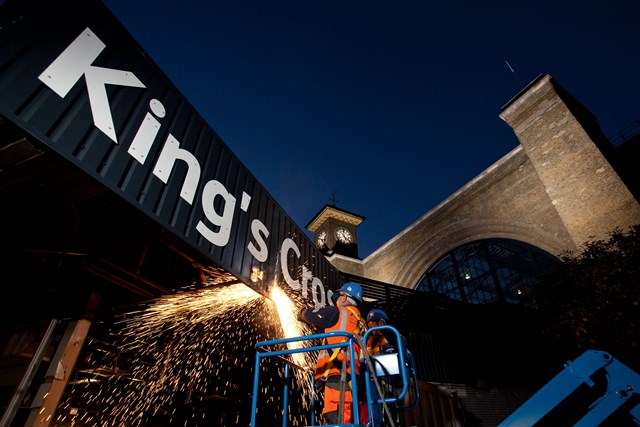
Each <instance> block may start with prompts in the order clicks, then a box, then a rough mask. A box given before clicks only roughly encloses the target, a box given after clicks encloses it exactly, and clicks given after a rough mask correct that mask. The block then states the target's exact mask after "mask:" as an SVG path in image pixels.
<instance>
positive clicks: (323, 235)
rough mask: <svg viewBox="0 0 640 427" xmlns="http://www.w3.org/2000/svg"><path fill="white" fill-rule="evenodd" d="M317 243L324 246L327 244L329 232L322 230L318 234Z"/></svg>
mask: <svg viewBox="0 0 640 427" xmlns="http://www.w3.org/2000/svg"><path fill="white" fill-rule="evenodd" d="M316 244H317V245H318V247H322V246H324V245H326V244H327V232H326V231H321V232H320V234H318V240H317V241H316Z"/></svg>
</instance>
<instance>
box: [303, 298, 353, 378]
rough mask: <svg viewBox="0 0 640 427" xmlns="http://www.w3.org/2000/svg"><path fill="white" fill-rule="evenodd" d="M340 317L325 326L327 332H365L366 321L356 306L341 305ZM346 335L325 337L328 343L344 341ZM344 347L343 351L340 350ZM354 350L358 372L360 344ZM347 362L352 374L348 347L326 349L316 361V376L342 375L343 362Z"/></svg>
mask: <svg viewBox="0 0 640 427" xmlns="http://www.w3.org/2000/svg"><path fill="white" fill-rule="evenodd" d="M338 309H339V311H340V317H339V318H338V321H337V322H336V323H335V324H334V325H333V326H330V327H328V328H325V330H324V331H325V332H332V331H346V332H351V333H352V334H354V335H362V334H363V333H364V328H365V322H364V319H363V318H362V316H361V315H360V311H359V310H358V309H357V308H356V307H354V306H347V307H339V308H338ZM345 340H346V338H344V337H328V338H326V339H325V341H326V342H325V343H326V344H336V343H340V342H344V341H345ZM340 349H342V350H343V351H340ZM354 352H355V354H356V361H355V367H356V372H358V371H359V370H360V358H359V357H357V356H358V355H360V353H361V352H362V349H361V348H360V346H359V345H357V344H356V345H355V346H354ZM343 362H344V363H347V366H346V368H347V374H351V363H350V362H349V351H348V347H341V348H335V349H328V350H327V349H324V350H321V351H320V353H319V354H318V362H317V363H316V374H315V378H316V380H317V379H320V378H324V379H326V378H327V377H331V376H334V375H340V370H341V368H342V363H343Z"/></svg>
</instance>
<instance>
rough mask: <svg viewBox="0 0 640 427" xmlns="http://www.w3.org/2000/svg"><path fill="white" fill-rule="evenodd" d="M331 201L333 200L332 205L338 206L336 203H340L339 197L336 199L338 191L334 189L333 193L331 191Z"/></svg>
mask: <svg viewBox="0 0 640 427" xmlns="http://www.w3.org/2000/svg"><path fill="white" fill-rule="evenodd" d="M329 201H331V205H332V206H334V207H335V206H336V203H338V199H336V192H335V191H334V192H333V193H331V197H330V198H329Z"/></svg>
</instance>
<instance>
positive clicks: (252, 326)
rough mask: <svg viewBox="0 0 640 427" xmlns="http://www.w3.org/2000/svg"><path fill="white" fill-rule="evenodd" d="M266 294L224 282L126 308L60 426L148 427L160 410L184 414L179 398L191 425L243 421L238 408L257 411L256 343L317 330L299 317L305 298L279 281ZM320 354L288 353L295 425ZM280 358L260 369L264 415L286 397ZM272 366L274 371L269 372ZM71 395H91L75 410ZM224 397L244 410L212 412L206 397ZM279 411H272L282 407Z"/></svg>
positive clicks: (65, 407)
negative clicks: (254, 406) (222, 415)
mask: <svg viewBox="0 0 640 427" xmlns="http://www.w3.org/2000/svg"><path fill="white" fill-rule="evenodd" d="M269 296H270V299H267V298H265V297H263V296H262V295H260V294H258V293H256V292H255V291H253V290H252V289H251V288H249V287H248V286H246V285H244V284H236V285H230V286H218V287H213V288H207V289H202V290H198V291H190V292H183V293H178V294H175V295H170V296H166V297H163V298H160V299H158V300H155V301H153V302H152V303H150V304H148V305H147V306H144V307H139V309H138V310H136V311H132V312H128V313H125V314H123V315H122V316H121V317H120V320H119V321H118V322H117V323H116V325H114V328H113V330H112V331H111V336H112V339H113V342H112V343H106V342H98V344H99V343H102V344H103V345H102V346H97V347H98V348H96V349H95V350H94V351H93V352H92V353H89V354H88V355H87V356H86V360H87V361H88V362H90V363H92V364H94V366H95V367H96V368H95V369H93V370H88V371H87V370H85V371H82V373H83V374H84V375H85V378H86V375H92V378H93V379H94V380H99V381H100V382H99V384H96V381H81V380H82V378H77V382H74V384H73V388H72V390H71V394H70V396H69V398H68V399H67V401H66V402H65V403H63V404H61V405H60V407H59V411H58V412H59V414H58V419H57V421H58V424H56V425H59V426H65V425H75V426H85V425H91V426H113V425H120V426H143V425H147V423H148V422H149V419H151V418H153V417H158V416H159V417H165V418H167V417H168V418H169V419H170V420H171V421H172V422H173V420H174V419H175V420H178V419H180V417H185V415H184V414H178V413H177V412H178V411H179V409H178V408H180V407H182V406H187V411H188V413H189V415H186V417H188V418H189V421H184V424H183V425H185V426H187V425H188V426H197V425H236V424H237V423H238V417H239V416H240V415H238V414H241V415H243V416H244V417H245V418H247V417H248V416H250V404H251V396H250V393H251V392H252V389H251V387H250V385H252V384H253V369H254V363H255V352H256V350H255V345H256V343H257V342H259V341H264V340H273V339H280V338H285V337H294V336H302V335H309V334H310V333H313V332H312V331H311V329H310V328H309V326H307V325H305V324H304V323H301V322H299V321H298V320H297V315H298V312H299V311H300V309H301V308H302V306H303V301H301V300H295V298H294V299H292V298H290V297H288V296H287V294H286V293H285V292H283V291H282V290H281V289H280V288H279V287H278V286H277V285H274V286H272V287H271V291H270V295H269ZM294 300H295V301H294ZM297 345H298V346H300V344H297ZM305 346H306V345H305ZM290 348H299V347H290ZM315 356H317V355H316V354H314V353H313V352H311V353H310V352H306V353H295V354H293V355H291V360H292V362H293V363H294V364H295V365H297V366H295V367H294V368H293V369H292V370H291V372H292V373H293V375H294V379H295V386H294V387H295V388H296V390H295V395H294V396H292V399H291V402H290V405H289V406H290V407H292V406H294V405H297V406H296V408H293V409H291V408H289V418H290V421H292V423H293V425H304V424H305V422H306V419H305V417H306V416H307V414H306V412H308V408H309V405H308V404H309V400H310V385H311V376H312V375H311V374H310V373H311V372H313V369H312V367H313V366H315ZM282 365H283V363H280V364H279V365H277V366H276V364H275V363H272V364H271V365H269V366H264V367H263V366H261V368H260V373H261V376H260V392H261V395H260V399H261V400H260V402H261V404H262V405H261V406H260V410H261V411H262V415H264V414H265V413H267V414H269V413H271V412H269V411H268V409H271V406H274V405H277V404H278V403H280V404H281V403H282V385H281V383H282V377H283V375H284V367H283V366H282ZM265 373H267V374H269V375H270V377H269V378H267V379H265V380H264V381H263V374H265ZM278 387H279V388H278ZM293 394H294V393H292V395H293ZM74 399H75V400H82V401H83V402H85V405H84V410H80V411H78V410H77V407H78V406H79V405H75V404H74ZM218 400H222V401H225V402H229V403H228V405H227V406H228V409H229V411H230V412H232V413H233V407H234V405H236V406H237V407H239V408H240V409H238V410H237V411H236V413H235V414H232V415H233V416H231V415H229V417H230V418H226V419H225V420H220V419H211V418H209V419H207V418H206V415H207V412H206V410H205V409H203V406H204V404H205V403H206V402H208V401H218ZM203 402H204V403H203ZM87 408H91V410H88V409H87ZM272 412H273V414H274V415H273V417H274V418H275V417H277V416H278V415H281V414H282V412H281V410H280V409H279V410H273V411H272ZM63 420H64V421H63ZM273 421H274V422H276V420H275V419H274V420H273ZM176 422H177V421H176ZM199 423H201V424H199ZM277 423H280V422H279V421H278V422H277ZM268 424H271V423H268Z"/></svg>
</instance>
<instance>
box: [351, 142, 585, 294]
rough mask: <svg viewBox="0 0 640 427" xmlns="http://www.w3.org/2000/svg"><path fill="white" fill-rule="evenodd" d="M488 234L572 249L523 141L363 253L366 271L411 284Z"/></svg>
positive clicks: (554, 251) (551, 249)
mask: <svg viewBox="0 0 640 427" xmlns="http://www.w3.org/2000/svg"><path fill="white" fill-rule="evenodd" d="M492 237H500V238H510V239H514V240H521V241H523V242H526V243H530V244H532V245H534V246H537V247H539V248H540V249H542V250H545V251H546V252H549V253H550V254H552V255H558V254H559V253H561V252H563V251H566V250H573V249H575V248H576V247H575V244H574V243H573V240H572V239H571V237H570V236H569V234H568V233H567V231H566V229H565V226H564V223H563V221H562V219H561V218H560V216H559V214H558V212H557V211H556V209H555V206H554V204H553V202H552V201H551V199H550V198H549V196H548V194H547V193H546V191H545V188H544V185H543V184H542V182H541V181H540V179H539V178H538V175H537V173H536V170H535V168H534V167H533V165H532V164H531V161H530V160H529V158H528V157H527V155H526V153H525V152H524V150H523V149H522V147H521V146H518V147H516V148H515V149H514V150H512V151H511V152H510V153H509V154H507V155H506V156H505V157H503V158H502V159H501V160H499V161H498V162H496V163H495V164H494V165H493V166H492V167H491V168H489V169H487V170H486V171H484V172H483V173H482V174H480V175H479V176H477V177H476V178H475V179H474V180H472V181H471V182H469V183H468V184H467V185H465V186H464V187H463V188H461V189H460V190H458V191H457V192H456V193H454V194H453V195H451V196H450V197H449V198H447V199H446V200H445V201H443V202H442V203H441V204H440V205H438V206H436V207H435V208H434V209H432V210H431V211H429V212H428V213H427V214H425V215H424V216H422V217H421V218H420V219H418V221H416V222H415V223H413V224H412V225H411V226H409V227H408V228H407V229H405V230H404V231H402V232H401V233H400V234H398V235H397V236H396V237H395V238H393V239H392V240H390V241H389V242H387V243H386V244H385V245H384V246H382V247H381V248H380V249H378V250H377V251H376V252H374V253H373V254H371V255H370V256H369V257H367V258H366V259H365V260H364V261H363V264H364V270H365V274H366V276H367V277H370V278H373V279H376V280H380V281H383V282H386V283H392V284H394V285H397V286H404V287H413V286H414V285H415V284H416V282H417V281H418V279H419V278H420V276H421V275H422V273H424V271H425V270H426V269H427V268H428V267H429V266H430V265H431V264H432V263H433V262H435V261H436V260H437V259H438V258H440V257H441V256H442V255H444V254H445V253H447V252H448V251H450V250H452V249H453V248H455V247H457V246H460V245H462V244H464V243H468V242H471V241H474V240H478V239H485V238H492Z"/></svg>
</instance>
